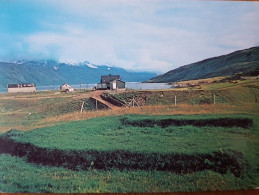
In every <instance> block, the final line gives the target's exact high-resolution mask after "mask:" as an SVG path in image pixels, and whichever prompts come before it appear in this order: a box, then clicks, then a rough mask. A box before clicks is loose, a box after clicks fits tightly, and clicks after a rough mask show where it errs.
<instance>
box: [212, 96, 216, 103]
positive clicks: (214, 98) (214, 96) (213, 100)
mask: <svg viewBox="0 0 259 195" xmlns="http://www.w3.org/2000/svg"><path fill="white" fill-rule="evenodd" d="M213 102H214V104H216V95H215V94H214V100H213Z"/></svg>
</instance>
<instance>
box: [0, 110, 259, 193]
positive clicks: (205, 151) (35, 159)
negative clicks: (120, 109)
mask: <svg viewBox="0 0 259 195" xmlns="http://www.w3.org/2000/svg"><path fill="white" fill-rule="evenodd" d="M172 118H173V119H174V123H172V122H170V123H168V121H167V120H171V119H172ZM218 119H221V120H218ZM224 119H227V120H228V121H229V123H233V125H230V126H229V125H228V124H227V123H225V122H224V121H223V120H224ZM244 119H246V120H244ZM257 119H258V118H257V117H253V116H250V115H224V116H222V115H209V116H208V115H190V116H181V115H179V116H173V117H172V116H141V115H125V116H117V117H100V118H94V119H89V120H84V121H76V122H67V123H62V124H59V125H56V126H53V127H45V128H40V129H35V130H33V131H27V132H20V131H10V132H8V133H5V134H2V135H1V142H2V144H5V145H8V147H7V148H6V149H4V147H3V146H1V148H2V152H4V153H10V154H12V155H13V156H17V157H22V159H20V158H19V159H17V158H16V157H9V156H8V155H5V154H2V155H0V156H1V158H3V162H2V163H3V164H4V166H3V167H8V169H13V166H14V164H15V163H14V164H10V163H7V161H13V160H15V159H16V165H17V166H19V163H21V164H26V166H27V168H28V172H25V173H24V174H25V175H24V177H28V176H29V174H32V172H30V171H29V170H31V169H35V166H36V167H37V169H39V170H41V169H42V170H45V169H48V171H47V172H49V174H54V173H56V175H60V174H61V173H62V172H64V171H65V172H66V173H67V174H68V175H71V174H75V175H79V176H77V177H78V180H79V178H82V177H83V176H82V175H85V176H87V175H88V174H90V175H91V174H92V173H93V171H95V173H96V177H97V178H106V177H107V175H109V174H111V175H113V176H111V177H113V178H114V180H112V181H110V182H108V183H105V184H103V183H102V184H100V179H99V180H95V179H89V180H87V181H86V183H90V184H89V185H90V187H89V186H88V185H87V184H86V183H84V184H81V183H80V182H78V183H74V182H72V186H73V187H70V188H69V189H67V188H65V187H64V183H65V181H64V183H63V182H62V184H61V183H60V182H61V181H63V175H62V174H61V175H62V176H61V177H59V176H58V177H57V178H60V179H58V181H56V182H57V183H58V184H56V182H54V181H52V180H51V179H46V178H44V177H43V178H42V176H40V177H39V178H42V180H39V182H43V183H42V184H41V185H42V186H45V188H43V187H42V188H41V187H40V184H38V183H37V182H35V181H31V180H30V178H27V180H30V181H29V182H28V184H27V186H26V185H25V187H22V186H23V185H24V184H21V183H19V182H18V181H17V180H15V179H13V180H11V179H10V178H11V174H12V173H9V172H8V173H5V172H2V173H1V171H0V174H2V175H3V177H2V178H6V177H9V179H10V180H11V181H9V182H7V184H8V185H11V187H9V188H3V189H1V191H3V190H4V189H7V190H5V191H12V192H15V191H23V190H24V191H26V192H33V191H37V190H38V191H37V192H61V191H62V190H63V191H66V192H69V191H71V192H85V191H87V192H92V191H95V192H96V191H100V192H107V191H109V192H115V191H116V192H121V190H123V191H124V192H128V191H129V190H130V189H135V191H134V192H141V191H143V192H145V191H149V190H151V191H157V190H160V191H167V190H168V191H196V190H207V189H209V188H207V187H205V186H206V185H205V183H202V181H203V182H204V181H207V179H209V178H210V176H213V177H216V178H218V179H219V181H216V183H214V184H213V185H212V186H211V189H214V190H222V189H242V188H246V189H247V188H254V187H256V186H257V185H258V183H257V182H258V181H257V180H256V178H258V171H256V170H257V168H256V167H257V166H258V160H257V158H256V157H257V156H256V152H255V151H256V150H257V149H258V140H257V139H256V136H257V135H258V130H257V129H256V127H257V126H258V120H257ZM250 120H252V121H253V125H252V126H251V123H250V122H251V121H250ZM150 121H154V123H153V124H151V125H150ZM165 121H167V125H166V126H160V124H163V123H164V122H165ZM201 121H207V122H208V123H207V124H206V123H203V122H201ZM210 121H211V122H210ZM213 121H217V122H216V123H214V122H213ZM219 121H221V122H219ZM235 121H236V122H238V121H240V122H242V125H240V123H236V122H235ZM249 121H250V122H249ZM161 122H162V123H161ZM175 122H177V123H179V122H180V123H181V124H180V126H178V125H177V123H175ZM197 122H198V123H197ZM245 123H247V125H246V124H245ZM196 124H201V125H198V126H195V125H196ZM13 147H15V149H12V148H13ZM23 158H24V159H27V162H30V163H33V164H27V163H26V162H25V161H24V160H23ZM6 163H7V164H6ZM34 164H36V165H34ZM43 165H44V166H43ZM26 166H25V167H26ZM49 166H51V167H49ZM1 168H2V166H1ZM64 168H66V169H64ZM2 170H4V169H2ZM39 170H38V171H39ZM42 172H43V171H42ZM132 175H135V176H134V177H135V179H133V178H131V176H132ZM13 176H14V175H13ZM34 176H35V175H34ZM34 176H33V177H32V178H34ZM64 177H65V176H64ZM145 177H147V178H149V179H150V181H152V182H154V183H156V182H157V183H161V186H163V187H164V188H160V187H159V188H158V189H153V188H150V187H148V186H147V184H148V182H147V183H145V182H144V181H147V180H148V179H147V178H145ZM65 178H66V177H65ZM119 178H124V179H123V180H122V181H124V182H129V185H130V187H128V188H127V189H126V188H125V186H124V184H122V183H121V182H118V180H119ZM169 178H171V179H173V180H169ZM196 178H199V180H200V181H201V183H200V184H199V185H198V184H197V185H195V182H194V183H193V181H196ZM132 179H133V180H134V181H136V179H137V180H138V184H137V185H136V183H135V182H134V181H132ZM203 179H204V180H203ZM128 180H129V181H128ZM4 181H5V180H4ZM169 181H170V182H169ZM183 181H185V183H184V185H182V182H183ZM47 182H49V184H50V185H47V184H46V183H47ZM178 182H179V183H178ZM93 183H95V184H93ZM80 184H81V185H80ZM115 184H116V185H117V186H119V188H116V187H115ZM2 185H3V183H2ZM15 185H16V186H15ZM46 185H47V186H46ZM131 185H132V186H131ZM135 185H136V186H135ZM177 185H179V186H181V187H179V186H178V187H177ZM0 186H1V184H0ZM35 186H37V187H35ZM50 186H51V187H50ZM57 186H59V187H57ZM74 186H76V187H74ZM107 186H109V187H108V188H106V187H107ZM111 186H113V187H111ZM134 186H135V187H134ZM137 186H138V187H137ZM149 186H150V185H149ZM151 186H153V185H151ZM79 187H80V188H79ZM88 187H89V188H88ZM110 187H111V188H110ZM80 189H81V190H82V189H84V190H82V191H80ZM107 189H110V190H107ZM60 190H61V191H60ZM106 190H107V191H106Z"/></svg>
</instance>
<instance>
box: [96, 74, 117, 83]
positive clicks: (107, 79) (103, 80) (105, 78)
mask: <svg viewBox="0 0 259 195" xmlns="http://www.w3.org/2000/svg"><path fill="white" fill-rule="evenodd" d="M114 80H121V77H120V75H111V74H109V75H107V76H101V83H109V82H111V81H114Z"/></svg>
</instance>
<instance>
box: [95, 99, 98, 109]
mask: <svg viewBox="0 0 259 195" xmlns="http://www.w3.org/2000/svg"><path fill="white" fill-rule="evenodd" d="M95 109H96V110H98V106H97V100H95Z"/></svg>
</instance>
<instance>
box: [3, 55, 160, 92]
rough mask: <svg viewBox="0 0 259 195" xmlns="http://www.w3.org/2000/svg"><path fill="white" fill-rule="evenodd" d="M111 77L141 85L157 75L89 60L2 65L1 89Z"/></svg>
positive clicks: (93, 81)
mask: <svg viewBox="0 0 259 195" xmlns="http://www.w3.org/2000/svg"><path fill="white" fill-rule="evenodd" d="M108 74H115V75H120V76H121V79H122V80H123V81H126V82H133V81H134V82H141V81H145V80H148V79H150V78H152V77H154V76H156V74H154V73H149V72H129V71H126V70H124V69H122V68H117V67H109V66H106V65H101V66H97V65H94V64H91V63H89V62H87V61H85V62H82V63H77V64H68V63H60V62H57V61H54V60H37V61H18V62H14V63H7V62H0V75H1V76H0V88H6V86H7V84H9V83H35V84H36V86H46V85H61V84H63V83H69V84H80V83H98V82H100V78H101V75H108Z"/></svg>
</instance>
